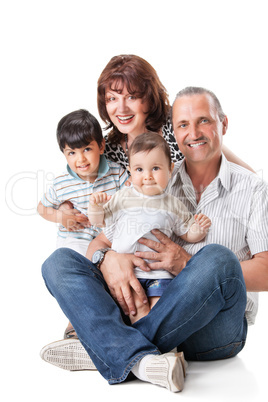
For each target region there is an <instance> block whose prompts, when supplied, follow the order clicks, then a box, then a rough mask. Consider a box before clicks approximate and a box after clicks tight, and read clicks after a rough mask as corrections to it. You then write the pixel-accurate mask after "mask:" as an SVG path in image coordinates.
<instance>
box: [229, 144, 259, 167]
mask: <svg viewBox="0 0 268 402" xmlns="http://www.w3.org/2000/svg"><path fill="white" fill-rule="evenodd" d="M222 152H223V153H224V155H225V157H226V159H227V160H228V161H229V162H233V163H236V164H237V165H240V166H242V167H244V168H246V169H248V170H250V171H251V172H253V173H255V171H254V170H253V169H252V167H251V166H249V165H248V164H247V163H245V162H244V161H242V159H240V158H238V156H236V155H235V154H234V153H233V152H232V151H230V149H229V148H227V147H226V146H225V145H223V146H222Z"/></svg>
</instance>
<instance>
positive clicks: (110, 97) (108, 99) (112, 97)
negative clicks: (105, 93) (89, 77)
mask: <svg viewBox="0 0 268 402" xmlns="http://www.w3.org/2000/svg"><path fill="white" fill-rule="evenodd" d="M114 100H115V97H114V96H109V98H106V103H107V102H113V101H114Z"/></svg>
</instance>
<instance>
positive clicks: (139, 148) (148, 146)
mask: <svg viewBox="0 0 268 402" xmlns="http://www.w3.org/2000/svg"><path fill="white" fill-rule="evenodd" d="M154 148H160V149H162V151H163V152H164V154H165V156H166V157H167V159H168V164H169V167H171V165H172V160H171V154H170V149H169V146H168V144H167V142H166V140H164V138H163V137H161V135H159V134H158V133H154V132H152V131H149V132H147V133H143V134H140V135H138V136H137V137H136V138H135V140H134V141H133V142H132V144H131V146H130V147H129V155H128V159H129V163H130V159H131V156H132V155H135V154H137V153H138V152H150V151H152V150H153V149H154Z"/></svg>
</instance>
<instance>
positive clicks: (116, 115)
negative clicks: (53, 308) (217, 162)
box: [41, 55, 251, 370]
mask: <svg viewBox="0 0 268 402" xmlns="http://www.w3.org/2000/svg"><path fill="white" fill-rule="evenodd" d="M97 101H98V110H99V115H100V117H101V119H102V120H103V121H104V122H105V123H106V128H105V129H106V130H110V131H109V133H108V135H106V136H105V141H106V148H105V156H106V157H107V158H108V159H110V160H112V161H114V162H117V163H120V164H121V165H122V166H123V167H124V168H126V167H127V166H128V149H129V147H130V145H131V143H132V142H133V140H134V139H135V138H136V137H137V136H138V135H140V134H142V133H144V132H146V131H153V132H156V133H158V134H159V135H162V136H163V138H164V139H165V140H166V141H167V143H168V144H169V147H170V151H171V156H172V160H173V162H177V161H179V160H181V159H183V155H182V153H181V152H180V150H179V148H178V145H177V142H176V140H175V137H174V134H173V130H172V124H171V121H170V118H169V113H170V104H169V100H168V94H167V91H166V89H165V87H164V86H163V84H162V83H161V81H160V80H159V77H158V75H157V73H156V71H155V70H154V68H153V67H152V66H151V65H150V64H149V63H148V62H147V61H146V60H144V59H142V58H141V57H139V56H135V55H120V56H115V57H113V58H112V59H111V60H110V61H109V63H108V64H107V66H106V67H105V68H104V70H103V71H102V73H101V75H100V77H99V80H98V88H97ZM156 135H157V134H156ZM224 154H225V156H226V158H227V159H228V160H229V161H231V162H234V163H237V164H239V165H242V166H244V167H246V168H249V169H250V170H251V168H250V167H249V166H248V165H246V164H245V163H244V162H243V161H241V160H240V159H239V158H237V157H236V156H235V155H234V154H232V153H231V152H230V151H229V150H228V149H226V147H225V148H224ZM64 337H65V338H73V337H76V334H75V331H74V329H73V327H72V326H71V324H69V325H68V327H67V329H66V331H65V334H64ZM81 349H82V346H81V345H80V344H78V345H77V356H80V357H78V358H77V360H76V359H75V358H74V359H73V360H72V358H71V359H70V361H74V364H71V365H70V366H68V365H66V364H65V363H64V362H62V361H61V357H60V356H59V359H57V357H56V356H55V353H56V352H55V351H53V344H51V345H48V346H47V347H45V348H43V349H42V351H41V355H42V357H43V358H44V359H45V360H46V361H49V362H51V363H53V364H55V365H58V366H59V367H63V368H69V369H71V370H79V369H85V368H89V369H90V368H92V362H91V361H90V359H89V357H88V355H87V353H86V352H85V351H84V352H82V351H81ZM74 352H75V351H74ZM50 353H51V354H50ZM81 353H82V355H83V356H82V355H81ZM51 356H52V358H51ZM72 357H73V356H72ZM76 362H77V364H76Z"/></svg>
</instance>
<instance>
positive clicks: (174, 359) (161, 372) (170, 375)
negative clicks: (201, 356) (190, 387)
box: [145, 352, 186, 392]
mask: <svg viewBox="0 0 268 402" xmlns="http://www.w3.org/2000/svg"><path fill="white" fill-rule="evenodd" d="M185 369H186V364H185V360H184V356H183V353H182V352H180V353H165V354H163V355H156V356H154V357H152V358H151V359H150V360H148V361H147V363H146V365H145V374H146V377H147V379H148V382H151V383H152V384H156V385H160V386H161V387H165V388H167V389H168V390H170V391H172V392H179V391H182V390H183V387H184V377H185V375H186V373H185Z"/></svg>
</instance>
